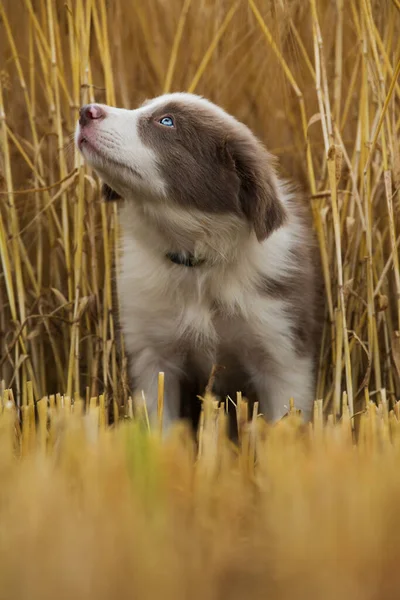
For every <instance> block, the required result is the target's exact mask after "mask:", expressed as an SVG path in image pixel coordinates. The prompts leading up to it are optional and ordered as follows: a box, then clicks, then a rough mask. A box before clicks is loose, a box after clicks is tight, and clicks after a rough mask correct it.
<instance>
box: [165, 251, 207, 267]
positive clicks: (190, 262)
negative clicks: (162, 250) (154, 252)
mask: <svg viewBox="0 0 400 600" xmlns="http://www.w3.org/2000/svg"><path fill="white" fill-rule="evenodd" d="M165 256H166V257H167V258H168V259H169V260H170V261H171V262H173V263H175V264H176V265H181V266H183V267H199V266H200V265H202V264H203V263H204V259H203V258H196V257H195V256H194V255H193V254H187V255H184V254H179V252H167V254H166V255H165Z"/></svg>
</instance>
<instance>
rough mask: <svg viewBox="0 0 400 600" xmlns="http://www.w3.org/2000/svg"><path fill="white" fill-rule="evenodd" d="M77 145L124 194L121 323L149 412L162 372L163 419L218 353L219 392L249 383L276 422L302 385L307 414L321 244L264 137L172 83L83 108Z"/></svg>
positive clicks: (193, 389)
mask: <svg viewBox="0 0 400 600" xmlns="http://www.w3.org/2000/svg"><path fill="white" fill-rule="evenodd" d="M76 144H77V147H78V148H79V150H80V152H81V153H82V154H83V156H84V158H85V160H86V161H87V163H88V164H89V165H90V166H91V167H93V168H94V169H95V171H96V172H97V173H98V175H99V176H100V178H101V179H102V181H103V192H104V195H105V198H106V200H117V199H123V202H121V204H120V221H121V229H122V264H121V272H120V274H119V293H120V308H121V316H120V317H121V325H122V330H123V334H124V339H125V345H126V350H127V353H128V356H129V357H130V362H131V368H130V371H131V372H130V375H131V377H132V382H133V387H134V390H135V391H137V392H143V393H144V395H145V399H146V403H147V407H148V410H149V413H150V415H151V416H152V418H154V417H155V415H156V413H157V378H158V373H159V372H160V371H164V373H165V398H164V428H165V427H168V426H169V425H170V424H171V423H173V422H174V421H175V420H177V419H178V418H180V417H182V416H183V415H184V414H185V413H184V412H182V411H183V410H184V409H182V400H185V401H187V400H186V398H187V397H189V402H191V403H195V402H196V396H197V394H198V395H202V394H203V393H204V389H205V386H206V384H207V381H208V378H209V376H210V372H211V369H212V366H213V365H219V366H221V367H222V368H220V369H218V370H217V376H216V378H215V381H214V388H213V391H214V393H215V394H216V395H218V396H219V397H220V398H221V399H223V400H225V399H226V397H227V396H230V397H231V398H232V399H233V400H234V401H235V399H236V392H237V391H242V393H243V394H244V395H245V396H246V397H247V398H248V399H249V400H250V401H252V400H253V401H254V400H256V401H258V402H259V404H260V409H261V412H262V413H263V414H264V416H265V417H266V418H267V419H268V420H271V421H276V420H277V419H279V418H281V417H282V416H284V414H285V413H286V412H287V410H288V406H289V402H290V399H291V398H293V399H294V403H295V406H296V408H298V409H301V410H302V413H303V416H304V418H305V419H307V420H308V419H310V418H311V413H312V406H313V401H314V386H315V371H316V350H317V348H318V343H317V340H318V331H319V323H320V316H319V314H317V310H316V307H317V296H318V294H317V291H316V290H317V283H318V281H317V279H319V274H318V271H317V269H316V268H315V267H314V261H315V255H316V253H317V252H316V250H315V246H314V245H313V233H312V229H311V226H310V224H308V223H307V221H306V220H304V218H303V216H302V215H301V207H300V202H301V199H300V198H299V196H298V194H297V193H296V192H294V191H293V190H292V189H290V187H288V186H287V184H285V183H284V182H282V181H281V180H280V179H279V178H278V176H277V174H276V172H275V165H274V160H273V158H272V156H271V155H270V154H269V153H268V152H267V150H266V149H265V148H264V146H263V145H262V144H261V142H260V141H259V140H258V139H257V138H256V137H255V136H254V135H253V133H252V132H251V131H250V130H249V129H248V128H247V127H246V126H245V125H243V124H242V123H240V122H238V121H237V120H236V119H235V118H234V117H232V116H230V115H229V114H227V113H226V112H225V111H224V110H222V109H221V108H219V107H218V106H216V105H215V104H213V103H211V102H209V101H208V100H206V99H204V98H202V97H199V96H196V95H192V94H186V93H174V94H166V95H163V96H160V97H158V98H154V99H153V100H150V101H146V102H145V103H144V104H143V105H142V106H141V107H140V108H138V109H136V110H125V109H120V108H113V107H110V106H105V105H100V104H89V105H87V106H84V107H82V108H81V110H80V119H79V123H78V125H77V129H76ZM183 405H184V403H183Z"/></svg>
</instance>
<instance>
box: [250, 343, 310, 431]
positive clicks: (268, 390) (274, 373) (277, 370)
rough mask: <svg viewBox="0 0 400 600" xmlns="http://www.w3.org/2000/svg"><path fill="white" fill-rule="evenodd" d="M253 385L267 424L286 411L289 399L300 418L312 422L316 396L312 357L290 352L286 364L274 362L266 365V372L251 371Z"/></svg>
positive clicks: (262, 370) (279, 417)
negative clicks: (298, 411)
mask: <svg viewBox="0 0 400 600" xmlns="http://www.w3.org/2000/svg"><path fill="white" fill-rule="evenodd" d="M253 384H254V386H255V388H256V390H257V396H258V399H259V402H260V409H261V412H262V413H263V414H264V416H265V417H266V418H267V420H268V421H270V422H272V423H274V422H276V421H279V420H280V419H281V418H282V417H283V416H284V415H285V414H286V413H287V412H288V410H289V407H290V400H291V398H293V400H294V405H295V408H296V409H298V410H301V412H302V415H303V419H304V420H305V421H310V420H311V417H312V408H313V402H314V393H315V390H314V386H315V377H314V366H313V360H312V358H310V357H307V356H306V357H299V356H296V354H295V353H293V355H292V356H291V357H290V360H288V361H287V364H279V362H277V361H276V362H274V363H272V364H266V365H265V369H261V370H260V371H258V372H254V371H253Z"/></svg>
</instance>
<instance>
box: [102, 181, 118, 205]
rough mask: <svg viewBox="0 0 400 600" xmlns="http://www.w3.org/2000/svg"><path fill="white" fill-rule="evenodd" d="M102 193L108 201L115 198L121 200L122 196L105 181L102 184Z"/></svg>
mask: <svg viewBox="0 0 400 600" xmlns="http://www.w3.org/2000/svg"><path fill="white" fill-rule="evenodd" d="M101 195H102V196H103V198H104V200H105V201H106V202H112V201H113V200H121V196H120V195H119V194H117V192H116V191H115V190H113V189H112V188H110V186H109V185H107V184H106V183H103V185H102V186H101Z"/></svg>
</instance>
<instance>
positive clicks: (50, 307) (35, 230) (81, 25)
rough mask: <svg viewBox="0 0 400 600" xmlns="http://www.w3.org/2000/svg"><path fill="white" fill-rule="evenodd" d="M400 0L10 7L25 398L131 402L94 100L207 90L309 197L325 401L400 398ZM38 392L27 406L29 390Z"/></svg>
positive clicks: (9, 216) (7, 84) (5, 2)
mask: <svg viewBox="0 0 400 600" xmlns="http://www.w3.org/2000/svg"><path fill="white" fill-rule="evenodd" d="M399 8H400V7H399V4H398V2H397V0H380V1H376V2H375V1H373V0H359V1H356V0H335V2H328V1H325V0H310V1H296V0H292V1H291V2H288V1H284V0H282V1H277V0H258V1H256V0H248V1H247V0H239V1H237V2H232V1H230V0H229V1H228V0H218V1H207V0H196V1H194V0H193V1H190V0H185V1H181V0H170V1H168V2H166V1H165V0H149V1H147V2H130V3H128V2H125V1H123V0H114V1H113V2H110V3H107V2H105V0H85V1H82V0H73V1H71V2H68V3H64V2H61V1H60V2H58V1H57V0H47V1H45V0H38V1H37V2H33V1H32V0H19V1H15V0H2V3H1V4H0V18H1V36H0V56H1V65H2V66H1V88H0V91H1V94H0V119H1V142H0V152H1V184H0V185H1V205H0V215H1V221H0V254H1V264H2V272H1V279H0V329H1V333H2V335H1V339H0V347H1V350H0V356H1V358H0V380H3V382H4V384H3V387H13V389H14V391H15V397H16V400H17V402H18V403H22V402H23V401H24V400H26V385H25V384H26V382H27V381H31V382H32V386H33V394H34V398H35V399H39V398H40V397H42V396H43V395H45V394H48V393H55V392H58V391H60V390H61V391H62V392H65V393H66V394H67V395H68V396H69V397H73V396H74V395H77V396H79V395H80V396H83V397H92V396H97V395H98V394H99V393H101V392H102V391H103V390H104V389H105V390H107V391H108V393H109V395H108V397H111V396H113V397H114V398H115V399H116V400H117V401H118V402H119V403H122V404H123V403H124V402H125V403H126V397H127V378H126V372H125V371H126V369H125V361H124V356H123V353H122V354H121V355H119V354H118V351H117V341H118V340H117V338H118V332H117V328H116V323H115V316H114V313H113V312H112V311H111V309H112V307H114V308H115V307H116V305H117V299H116V298H117V296H116V294H115V293H114V292H115V289H114V288H115V286H114V285H113V273H114V270H115V257H116V254H117V253H116V249H117V244H118V242H117V240H118V223H117V218H116V207H114V206H112V207H108V206H106V205H104V204H102V203H101V202H100V201H99V186H98V181H97V179H96V178H95V177H94V176H93V174H92V173H89V172H87V170H86V169H85V168H84V167H83V165H82V163H81V161H80V158H79V156H77V155H76V154H74V151H73V144H72V141H71V136H72V134H73V131H74V127H75V123H76V119H77V114H78V107H79V106H80V105H81V104H82V103H84V102H87V101H91V100H96V101H100V102H107V103H110V104H117V105H119V106H126V107H127V106H130V107H134V106H136V105H137V104H138V103H139V102H141V101H142V100H143V99H144V98H146V97H151V96H154V95H156V94H160V93H162V92H163V91H169V90H190V91H194V92H199V93H201V94H204V95H206V96H208V97H209V98H211V99H212V100H214V101H215V102H217V103H220V104H221V105H222V106H224V107H225V108H226V109H227V110H228V111H230V112H232V113H233V114H235V115H236V116H237V117H238V118H239V119H241V120H243V121H244V122H246V123H247V124H248V125H249V126H250V127H251V128H252V129H253V130H254V131H255V132H256V133H257V134H258V135H259V136H260V137H261V138H262V139H263V140H264V141H265V142H266V144H267V145H268V147H269V148H270V149H271V150H272V151H273V152H275V153H276V154H277V155H279V156H280V159H281V167H282V173H283V174H284V175H287V176H290V177H293V178H295V179H296V180H297V181H300V182H301V183H302V184H303V185H304V188H305V190H306V191H307V193H308V197H309V201H310V208H311V210H312V211H313V215H314V223H315V227H316V231H317V235H318V239H319V243H320V250H321V256H322V261H323V265H324V278H325V284H326V322H325V330H324V338H323V347H322V353H321V361H320V370H319V380H318V389H317V398H320V399H323V400H324V404H325V406H330V407H331V408H332V410H333V411H334V412H335V414H336V413H338V412H339V411H340V406H341V404H342V400H343V394H346V397H347V401H348V403H349V406H350V410H351V412H352V413H357V412H358V411H359V410H360V409H362V407H363V406H364V402H365V400H366V399H369V398H373V399H374V400H378V401H380V400H382V399H387V401H388V403H389V405H390V406H393V403H394V401H395V399H396V398H397V397H398V394H399V373H398V367H399V361H400V357H399V348H398V346H399V344H400V341H399V339H398V333H397V331H398V329H399V312H400V304H399V299H398V294H399V292H400V275H399V269H398V263H399V260H398V245H399V238H398V218H397V210H396V208H397V206H398V201H399V183H400V161H399V135H398V134H399V125H400V116H399V97H400V84H399V81H398V74H399V58H400V35H399V27H400V14H399ZM24 397H25V398H24Z"/></svg>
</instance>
